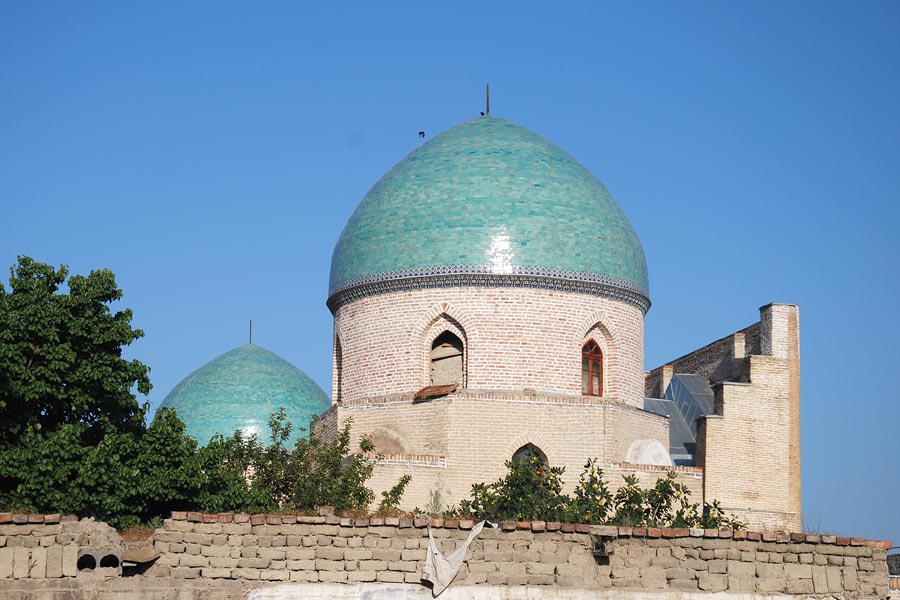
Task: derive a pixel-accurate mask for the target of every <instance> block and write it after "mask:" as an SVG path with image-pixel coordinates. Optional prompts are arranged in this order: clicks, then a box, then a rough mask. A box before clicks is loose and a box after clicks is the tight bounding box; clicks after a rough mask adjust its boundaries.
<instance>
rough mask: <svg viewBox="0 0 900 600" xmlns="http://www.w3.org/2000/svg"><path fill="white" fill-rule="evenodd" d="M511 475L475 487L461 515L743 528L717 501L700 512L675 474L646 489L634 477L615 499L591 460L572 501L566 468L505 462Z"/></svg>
mask: <svg viewBox="0 0 900 600" xmlns="http://www.w3.org/2000/svg"><path fill="white" fill-rule="evenodd" d="M506 468H507V474H506V476H505V477H504V478H502V479H500V480H498V481H495V482H494V483H490V484H484V483H477V484H475V485H473V486H472V493H471V499H470V500H463V501H462V502H460V508H459V510H460V512H461V513H464V514H468V515H471V516H473V517H475V518H478V519H490V520H494V521H511V520H514V521H523V520H526V521H534V520H539V521H560V520H562V521H567V522H581V523H591V524H598V525H599V524H604V523H608V524H614V525H629V526H635V527H705V528H719V527H727V528H730V529H742V528H743V527H744V525H743V523H741V522H740V521H738V520H737V519H736V518H735V517H733V516H728V515H725V514H724V513H723V512H722V510H721V508H720V507H719V505H718V503H717V502H714V503H713V504H704V506H703V510H702V512H701V511H700V510H699V506H698V505H697V504H691V503H690V490H689V489H688V488H687V486H685V485H684V484H683V483H679V482H678V480H677V476H676V475H675V473H669V474H668V475H667V476H666V477H662V478H660V479H658V480H657V482H656V484H655V485H654V486H653V487H651V488H648V489H645V488H642V487H641V486H640V485H639V483H638V480H637V477H635V476H634V475H626V476H625V477H624V479H625V485H624V486H622V487H621V488H619V489H618V490H617V491H616V493H615V494H614V495H613V494H612V493H611V492H610V491H609V487H608V486H607V484H606V482H605V481H604V479H603V470H602V469H600V468H598V467H597V461H596V460H589V461H588V462H587V464H585V466H584V471H583V472H582V473H581V476H580V477H579V481H578V485H577V486H576V487H575V490H574V493H573V495H572V496H569V495H566V494H563V493H562V483H561V478H562V475H563V473H564V469H563V468H561V467H548V466H547V465H546V464H545V463H544V462H542V461H541V460H540V459H539V458H537V457H532V458H531V459H529V460H513V461H508V462H507V463H506Z"/></svg>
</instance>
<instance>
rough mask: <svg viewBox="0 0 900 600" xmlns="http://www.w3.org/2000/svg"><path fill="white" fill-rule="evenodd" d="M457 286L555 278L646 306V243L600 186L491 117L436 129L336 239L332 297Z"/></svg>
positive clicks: (540, 282) (336, 301) (549, 283)
mask: <svg viewBox="0 0 900 600" xmlns="http://www.w3.org/2000/svg"><path fill="white" fill-rule="evenodd" d="M453 285H524V286H529V287H551V288H554V289H569V290H572V291H580V292H587V293H595V294H601V295H610V296H614V297H619V298H622V299H625V300H630V301H632V302H634V303H636V304H638V305H640V306H641V308H642V309H643V310H644V311H646V310H647V308H649V305H650V303H649V292H648V277H647V263H646V260H645V258H644V251H643V248H642V247H641V243H640V240H639V239H638V237H637V234H636V233H635V232H634V229H633V228H632V227H631V224H630V223H629V222H628V218H627V217H626V216H625V213H623V212H622V209H621V208H620V207H619V205H618V203H617V202H616V201H615V199H614V198H613V197H612V195H611V194H610V193H609V192H608V191H607V189H606V188H605V187H604V186H603V184H602V183H600V181H598V180H597V178H596V177H594V176H593V175H592V174H591V173H590V172H589V171H588V170H587V169H585V168H584V167H582V166H581V165H580V164H578V162H576V161H575V159H574V158H572V157H571V156H570V155H569V154H567V153H566V152H564V151H563V150H561V149H559V148H558V147H556V146H554V145H553V144H551V143H550V142H548V141H547V140H545V139H544V138H542V137H540V136H539V135H537V134H536V133H533V132H531V131H529V130H528V129H525V128H524V127H521V126H519V125H516V124H515V123H512V122H510V121H506V120H504V119H498V118H496V117H481V118H476V119H473V120H471V121H467V122H465V123H462V124H460V125H457V126H456V127H453V128H451V129H449V130H447V131H445V132H444V133H442V134H440V135H438V136H437V137H435V138H434V139H432V140H430V141H429V142H427V143H425V144H423V145H422V146H420V147H419V148H418V149H416V150H415V151H413V152H412V153H411V154H409V155H408V156H407V157H406V158H404V159H403V160H402V161H400V163H398V164H397V165H396V166H395V167H394V168H393V169H391V170H390V171H389V172H388V173H387V174H386V175H385V176H384V177H382V178H381V180H380V181H378V183H376V184H375V186H374V187H372V189H371V190H369V192H368V193H367V194H366V196H365V198H363V200H362V202H361V203H360V204H359V206H358V207H357V209H356V211H355V212H354V213H353V215H352V216H351V217H350V220H349V221H348V222H347V225H346V227H345V228H344V231H343V233H341V236H340V238H339V239H338V242H337V245H336V246H335V249H334V254H333V255H332V260H331V281H330V292H329V296H330V297H329V302H328V304H329V307H331V308H332V310H335V308H336V307H337V306H338V305H340V304H342V303H343V302H345V301H348V300H352V299H354V298H357V297H361V296H365V295H369V294H373V293H383V292H386V291H393V290H397V289H412V288H416V287H437V286H441V287H446V286H453Z"/></svg>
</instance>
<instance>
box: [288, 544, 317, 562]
mask: <svg viewBox="0 0 900 600" xmlns="http://www.w3.org/2000/svg"><path fill="white" fill-rule="evenodd" d="M315 557H316V548H302V547H297V548H292V547H290V546H289V547H287V548H285V549H284V558H285V559H286V560H309V559H313V558H315Z"/></svg>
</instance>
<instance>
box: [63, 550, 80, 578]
mask: <svg viewBox="0 0 900 600" xmlns="http://www.w3.org/2000/svg"><path fill="white" fill-rule="evenodd" d="M77 574H78V546H76V545H75V544H67V545H65V546H63V556H62V576H63V577H75V575H77Z"/></svg>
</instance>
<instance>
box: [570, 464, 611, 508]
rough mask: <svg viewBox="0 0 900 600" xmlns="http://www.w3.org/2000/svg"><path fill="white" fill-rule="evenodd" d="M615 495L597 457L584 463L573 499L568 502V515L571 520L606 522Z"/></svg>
mask: <svg viewBox="0 0 900 600" xmlns="http://www.w3.org/2000/svg"><path fill="white" fill-rule="evenodd" d="M612 500H613V496H612V494H611V493H610V491H609V488H608V487H607V485H606V481H605V480H604V479H603V469H601V468H600V467H598V466H597V461H596V460H595V459H593V458H592V459H590V460H588V461H587V463H586V464H585V465H584V470H583V471H582V472H581V475H580V476H579V478H578V485H577V486H575V492H574V493H573V495H572V498H571V500H569V502H568V503H567V504H566V517H567V519H566V520H568V521H570V522H580V523H592V524H598V523H604V522H606V520H607V515H608V514H609V512H610V510H611V509H612V504H613V502H612Z"/></svg>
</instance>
